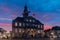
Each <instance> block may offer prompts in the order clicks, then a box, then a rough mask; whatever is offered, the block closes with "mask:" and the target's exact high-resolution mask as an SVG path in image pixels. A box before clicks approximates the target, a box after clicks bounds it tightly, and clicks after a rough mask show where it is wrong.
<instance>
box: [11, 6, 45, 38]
mask: <svg viewBox="0 0 60 40" xmlns="http://www.w3.org/2000/svg"><path fill="white" fill-rule="evenodd" d="M43 30H44V24H42V23H41V22H40V21H39V20H37V19H35V18H34V17H32V16H29V11H28V8H27V5H25V6H24V11H23V17H17V18H16V19H14V20H13V21H12V37H17V38H21V37H29V38H30V37H39V36H41V35H42V33H43ZM36 35H38V36H36Z"/></svg>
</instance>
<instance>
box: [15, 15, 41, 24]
mask: <svg viewBox="0 0 60 40" xmlns="http://www.w3.org/2000/svg"><path fill="white" fill-rule="evenodd" d="M26 19H28V20H30V19H32V20H35V21H36V22H35V23H39V24H42V23H41V22H40V21H39V20H37V19H35V18H33V17H32V16H28V17H17V18H16V19H15V20H14V21H20V22H24V20H26Z"/></svg>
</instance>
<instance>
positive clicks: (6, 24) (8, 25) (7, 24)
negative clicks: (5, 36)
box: [0, 23, 12, 27]
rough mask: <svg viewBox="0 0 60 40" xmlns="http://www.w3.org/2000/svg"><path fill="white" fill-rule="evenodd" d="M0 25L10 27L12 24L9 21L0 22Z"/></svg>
mask: <svg viewBox="0 0 60 40" xmlns="http://www.w3.org/2000/svg"><path fill="white" fill-rule="evenodd" d="M0 26H1V27H11V26H12V24H10V23H0Z"/></svg>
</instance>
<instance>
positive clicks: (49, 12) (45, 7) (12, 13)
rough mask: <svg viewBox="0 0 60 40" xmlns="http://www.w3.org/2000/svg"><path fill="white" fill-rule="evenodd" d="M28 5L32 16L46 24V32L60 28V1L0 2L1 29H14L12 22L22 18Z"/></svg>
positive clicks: (2, 0) (13, 0) (21, 0)
mask: <svg viewBox="0 0 60 40" xmlns="http://www.w3.org/2000/svg"><path fill="white" fill-rule="evenodd" d="M25 4H27V6H28V10H29V11H31V13H29V15H30V16H33V14H35V16H33V17H34V18H36V19H38V20H39V21H40V22H42V23H43V24H44V30H46V29H49V28H52V27H53V26H60V0H0V27H1V28H4V29H6V30H9V31H10V30H11V29H12V20H13V19H15V18H16V17H18V16H19V17H21V16H22V13H23V9H24V5H25Z"/></svg>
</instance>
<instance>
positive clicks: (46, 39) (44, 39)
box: [0, 38, 60, 40]
mask: <svg viewBox="0 0 60 40" xmlns="http://www.w3.org/2000/svg"><path fill="white" fill-rule="evenodd" d="M0 40H60V38H55V39H54V38H40V39H0Z"/></svg>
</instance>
